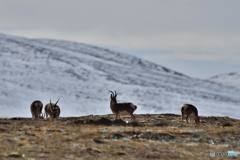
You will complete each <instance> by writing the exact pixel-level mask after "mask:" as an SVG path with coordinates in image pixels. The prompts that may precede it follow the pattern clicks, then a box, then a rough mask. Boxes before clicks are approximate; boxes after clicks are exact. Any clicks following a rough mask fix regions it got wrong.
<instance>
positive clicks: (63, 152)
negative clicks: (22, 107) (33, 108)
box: [0, 114, 240, 160]
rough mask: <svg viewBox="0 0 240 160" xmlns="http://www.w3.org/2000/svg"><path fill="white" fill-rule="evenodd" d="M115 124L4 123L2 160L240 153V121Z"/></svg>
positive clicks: (185, 158)
mask: <svg viewBox="0 0 240 160" xmlns="http://www.w3.org/2000/svg"><path fill="white" fill-rule="evenodd" d="M112 118H113V116H112V115H104V116H85V117H72V118H71V117H66V118H61V119H60V120H57V121H47V120H39V121H37V120H35V121H33V120H31V119H28V118H11V119H0V143H1V145H0V159H1V160H9V159H14V160H24V159H48V160H56V159H59V160H62V159H63V160H75V159H79V160H81V159H85V160H86V159H89V160H91V159H99V160H111V159H113V160H116V159H129V160H134V159H137V160H143V159H144V160H145V159H149V160H150V159H151V160H153V159H158V160H172V159H179V160H180V159H182V160H192V159H195V160H203V159H204V160H208V159H219V158H221V159H229V157H227V156H226V153H227V152H228V151H231V150H234V151H240V135H239V133H240V121H239V120H235V119H231V118H227V117H201V123H200V125H198V126H195V125H194V124H186V123H183V122H181V117H180V116H179V115H172V114H162V115H137V117H136V118H137V122H134V123H128V124H126V123H125V122H124V121H121V120H118V121H113V119H112ZM122 118H123V119H124V120H127V119H128V117H122ZM210 152H211V153H212V154H213V153H215V156H216V157H212V158H211V157H210ZM221 155H223V156H224V157H223V158H222V157H221ZM212 156H213V155H212ZM239 156H240V155H239Z"/></svg>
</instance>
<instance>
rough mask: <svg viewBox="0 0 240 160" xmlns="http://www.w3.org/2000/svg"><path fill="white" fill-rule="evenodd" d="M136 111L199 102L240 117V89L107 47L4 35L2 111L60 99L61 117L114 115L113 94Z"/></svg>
mask: <svg viewBox="0 0 240 160" xmlns="http://www.w3.org/2000/svg"><path fill="white" fill-rule="evenodd" d="M108 90H116V91H117V92H118V93H119V95H118V100H119V102H133V103H134V104H136V105H137V106H138V109H137V111H136V113H178V114H180V108H181V105H182V104H183V103H193V104H195V105H196V106H197V107H198V108H199V113H200V115H214V116H215V115H216V116H219V115H221V116H231V117H235V118H240V114H239V112H238V111H239V110H238V106H239V105H240V89H239V88H236V87H232V86H229V85H224V84H221V83H216V82H212V81H210V80H201V79H196V78H192V77H189V76H186V75H184V74H181V73H178V72H176V71H174V70H171V69H168V68H165V67H163V66H160V65H157V64H154V63H152V62H149V61H146V60H143V59H139V58H136V57H133V56H130V55H127V54H123V53H119V52H114V51H111V50H108V49H105V48H101V47H96V46H92V45H87V44H82V43H75V42H69V41H59V40H49V39H27V38H22V37H15V36H10V35H4V34H0V116H1V117H13V116H28V117H29V116H30V108H29V106H30V104H31V102H32V101H33V100H36V99H39V100H41V101H43V103H44V104H46V103H47V102H49V100H50V99H51V100H52V101H56V100H57V99H58V98H60V101H59V105H60V107H61V116H79V115H86V114H108V113H111V111H110V108H109V97H110V93H109V92H108Z"/></svg>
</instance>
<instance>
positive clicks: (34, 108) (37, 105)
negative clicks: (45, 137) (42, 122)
mask: <svg viewBox="0 0 240 160" xmlns="http://www.w3.org/2000/svg"><path fill="white" fill-rule="evenodd" d="M42 108H43V103H42V102H41V101H39V100H35V101H33V102H32V104H31V106H30V110H31V113H32V118H33V119H42V118H43V116H42Z"/></svg>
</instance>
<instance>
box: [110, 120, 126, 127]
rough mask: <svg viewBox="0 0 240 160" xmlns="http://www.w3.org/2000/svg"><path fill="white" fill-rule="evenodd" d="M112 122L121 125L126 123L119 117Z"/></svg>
mask: <svg viewBox="0 0 240 160" xmlns="http://www.w3.org/2000/svg"><path fill="white" fill-rule="evenodd" d="M112 124H114V125H120V126H121V125H123V126H125V125H126V124H127V123H126V122H125V121H123V120H121V119H117V120H114V121H113V122H112Z"/></svg>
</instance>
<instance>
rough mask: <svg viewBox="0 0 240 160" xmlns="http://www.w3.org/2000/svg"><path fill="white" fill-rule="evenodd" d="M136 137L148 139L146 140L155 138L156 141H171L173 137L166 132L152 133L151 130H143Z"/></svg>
mask: <svg viewBox="0 0 240 160" xmlns="http://www.w3.org/2000/svg"><path fill="white" fill-rule="evenodd" d="M138 138H142V139H148V140H157V141H166V142H169V141H173V140H174V139H175V137H174V136H172V135H170V134H166V133H152V132H144V133H141V134H140V135H138Z"/></svg>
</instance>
